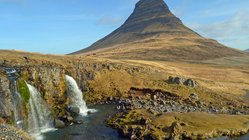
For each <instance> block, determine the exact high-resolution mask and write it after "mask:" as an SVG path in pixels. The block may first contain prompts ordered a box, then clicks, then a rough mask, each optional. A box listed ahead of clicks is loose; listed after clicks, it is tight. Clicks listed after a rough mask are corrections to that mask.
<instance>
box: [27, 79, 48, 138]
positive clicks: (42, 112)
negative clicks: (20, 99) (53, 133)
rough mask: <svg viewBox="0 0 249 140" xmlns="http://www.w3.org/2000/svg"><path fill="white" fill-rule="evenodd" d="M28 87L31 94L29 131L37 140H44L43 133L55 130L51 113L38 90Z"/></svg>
mask: <svg viewBox="0 0 249 140" xmlns="http://www.w3.org/2000/svg"><path fill="white" fill-rule="evenodd" d="M27 86H28V88H29V92H30V100H29V121H28V131H29V133H30V134H31V135H33V136H34V137H35V138H36V139H42V135H41V134H42V133H44V132H47V131H50V130H52V129H53V127H52V123H51V122H52V121H51V120H52V119H51V112H50V110H49V108H48V106H47V104H46V103H45V101H44V100H43V99H42V97H41V94H40V93H39V92H38V90H37V89H36V88H35V87H33V86H31V85H29V84H27Z"/></svg>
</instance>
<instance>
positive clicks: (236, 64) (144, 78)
mask: <svg viewBox="0 0 249 140" xmlns="http://www.w3.org/2000/svg"><path fill="white" fill-rule="evenodd" d="M24 57H28V60H29V63H27V62H26V60H25V58H24ZM0 60H2V61H3V60H7V61H9V63H10V64H11V65H14V66H17V65H19V66H25V65H41V64H53V65H55V64H56V65H59V66H62V67H65V68H66V67H73V64H76V63H81V62H87V63H113V64H121V65H124V66H126V67H128V68H130V69H132V68H134V67H141V68H144V69H151V70H147V72H146V73H141V72H139V73H136V74H133V75H130V74H128V73H127V72H126V71H124V70H115V71H101V72H99V73H96V75H97V76H96V80H94V81H90V83H91V84H90V86H92V87H94V88H95V90H97V91H98V92H99V94H101V93H106V92H109V89H110V88H114V87H117V90H116V91H113V90H112V93H113V92H117V91H124V92H127V91H128V90H129V88H130V87H132V86H135V87H139V88H161V89H164V90H169V91H174V92H177V93H179V94H180V92H182V91H184V90H187V89H183V90H179V92H178V91H176V90H175V89H176V88H175V87H174V86H173V87H172V86H169V85H166V84H165V83H164V81H165V80H167V78H168V76H181V77H185V78H193V79H194V80H196V81H197V82H198V85H199V86H198V87H202V88H204V89H209V90H211V91H212V92H213V93H216V94H220V95H225V96H226V97H227V98H231V99H232V98H235V97H236V98H240V97H243V96H244V95H245V94H246V91H247V90H249V64H248V62H249V57H248V56H244V57H231V58H222V59H218V60H217V59H216V60H209V61H206V60H205V61H191V62H185V61H156V60H154V61H148V60H132V59H122V60H120V59H116V60H115V59H107V58H97V57H83V56H65V55H43V54H38V53H27V52H15V51H0ZM105 87H107V88H105ZM101 90H104V91H105V90H107V91H106V92H103V91H101ZM189 92H194V91H188V92H186V95H188V93H189ZM112 93H111V94H112ZM182 94H183V93H182ZM107 96H108V95H107Z"/></svg>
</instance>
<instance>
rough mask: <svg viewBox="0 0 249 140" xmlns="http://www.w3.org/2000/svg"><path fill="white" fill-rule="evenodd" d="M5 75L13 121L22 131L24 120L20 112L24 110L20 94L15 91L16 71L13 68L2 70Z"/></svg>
mask: <svg viewBox="0 0 249 140" xmlns="http://www.w3.org/2000/svg"><path fill="white" fill-rule="evenodd" d="M4 69H5V71H6V73H7V75H8V79H9V81H10V84H9V89H10V92H11V100H12V101H11V102H12V105H13V107H14V108H13V109H14V119H15V125H16V126H17V127H19V128H22V129H24V128H25V126H24V118H23V113H22V110H24V108H23V107H24V106H23V101H22V97H21V95H20V93H19V92H18V90H17V82H16V79H17V75H16V72H17V71H16V70H15V69H14V68H4Z"/></svg>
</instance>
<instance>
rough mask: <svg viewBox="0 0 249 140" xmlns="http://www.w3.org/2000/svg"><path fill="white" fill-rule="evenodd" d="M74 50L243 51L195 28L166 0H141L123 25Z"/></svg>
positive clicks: (207, 55) (176, 56) (183, 56)
mask: <svg viewBox="0 0 249 140" xmlns="http://www.w3.org/2000/svg"><path fill="white" fill-rule="evenodd" d="M72 54H77V55H94V56H97V57H107V58H115V59H146V60H205V59H213V58H221V57H226V56H238V55H241V54H243V52H242V51H239V50H235V49H232V48H228V47H226V46H224V45H222V44H220V43H218V42H217V41H215V40H212V39H206V38H204V37H202V36H200V35H199V34H197V33H196V32H194V31H192V30H191V29H189V28H188V27H186V26H185V25H184V24H183V23H182V22H181V20H180V19H179V18H177V17H176V16H175V15H173V14H172V13H171V12H170V10H169V8H168V6H167V5H166V3H165V2H164V1H163V0H140V1H139V2H138V3H137V4H136V7H135V10H134V11H133V13H132V14H131V15H130V17H129V18H128V19H127V20H126V21H125V23H124V24H123V25H122V26H121V27H119V28H118V29H116V30H115V31H113V32H112V33H111V34H109V35H107V36H106V37H104V38H103V39H101V40H99V41H97V42H96V43H94V44H92V45H91V46H90V47H88V48H86V49H83V50H80V51H77V52H74V53H72Z"/></svg>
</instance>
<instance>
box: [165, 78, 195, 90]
mask: <svg viewBox="0 0 249 140" xmlns="http://www.w3.org/2000/svg"><path fill="white" fill-rule="evenodd" d="M168 83H170V84H178V85H185V86H187V87H192V88H195V87H196V86H197V84H196V82H195V81H194V80H193V79H185V78H182V77H172V76H170V77H169V79H168Z"/></svg>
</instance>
